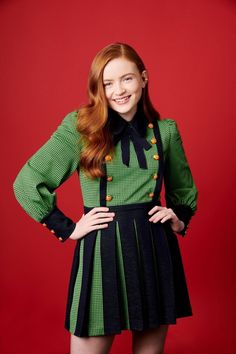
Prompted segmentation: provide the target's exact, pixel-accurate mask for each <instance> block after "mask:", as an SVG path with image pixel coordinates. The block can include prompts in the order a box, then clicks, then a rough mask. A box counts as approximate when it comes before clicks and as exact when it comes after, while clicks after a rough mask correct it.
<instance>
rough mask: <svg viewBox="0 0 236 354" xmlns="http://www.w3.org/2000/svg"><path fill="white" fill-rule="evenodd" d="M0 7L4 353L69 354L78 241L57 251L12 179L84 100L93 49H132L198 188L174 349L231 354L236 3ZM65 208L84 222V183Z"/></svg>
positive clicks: (63, 195)
mask: <svg viewBox="0 0 236 354" xmlns="http://www.w3.org/2000/svg"><path fill="white" fill-rule="evenodd" d="M0 7H1V19H0V26H1V69H2V75H1V76H2V83H3V86H2V89H1V101H2V103H1V107H2V109H1V111H2V113H1V115H2V118H1V122H2V123H1V124H2V131H1V143H2V148H1V151H2V152H3V158H2V163H3V164H2V169H1V170H2V173H1V175H2V180H3V183H4V187H3V188H2V189H1V190H2V192H1V215H2V216H3V218H2V237H1V250H2V255H1V262H2V264H1V265H2V266H1V271H2V272H1V285H2V286H1V288H2V291H1V304H2V305H3V306H2V315H1V320H2V321H1V341H2V342H1V349H0V352H1V353H3V354H13V353H14V354H15V353H17V354H20V353H24V354H32V353H33V354H41V353H44V354H62V353H64V354H65V353H68V352H69V333H68V332H67V331H66V330H65V329H64V327H63V322H64V312H65V305H66V295H67V285H68V279H69V273H70V266H71V260H72V254H73V249H74V246H75V243H74V241H68V242H66V243H64V244H61V243H60V242H58V240H57V239H56V237H54V236H53V235H52V234H50V232H49V231H47V230H45V229H44V228H42V226H41V225H40V224H39V223H36V222H35V221H34V220H33V219H31V218H30V217H29V216H28V215H27V214H26V213H25V212H24V211H23V209H21V207H20V206H19V204H18V203H17V202H16V200H15V198H14V195H13V191H12V183H13V181H14V179H15V176H16V174H17V173H18V171H19V169H20V168H21V167H22V165H23V164H24V163H25V162H26V160H27V159H28V158H29V157H30V156H31V155H32V154H33V153H34V152H35V151H36V150H37V149H38V148H39V147H40V146H41V145H42V144H43V143H44V142H45V141H46V140H47V139H48V138H49V137H50V135H51V133H52V132H53V131H54V129H55V128H56V127H57V125H58V124H59V123H60V121H61V119H62V118H63V117H64V115H65V114H66V113H68V112H70V111H71V110H73V109H75V108H76V107H78V106H79V105H80V104H82V103H84V102H86V84H87V75H88V70H89V66H90V64H91V61H92V58H93V57H94V55H95V54H96V52H97V51H98V50H99V49H100V48H102V47H103V46H105V45H107V44H109V43H111V42H113V41H124V42H127V43H129V44H131V45H132V46H134V48H136V49H137V51H138V52H139V53H140V55H141V56H142V58H143V59H144V62H145V63H146V66H147V68H148V71H149V76H150V81H149V83H150V94H151V98H152V100H153V102H154V104H155V106H156V107H157V109H158V110H159V111H160V113H161V115H162V117H169V118H173V119H175V120H176V121H177V123H178V125H179V128H180V132H181V135H182V138H183V141H184V147H185V150H186V154H187V157H188V160H189V163H190V166H191V169H192V173H193V175H194V178H195V181H196V184H197V187H198V190H199V205H198V213H197V214H196V216H195V217H194V218H193V219H192V222H191V227H190V229H189V232H188V235H187V236H186V237H185V238H182V237H181V236H179V243H180V247H181V250H182V256H183V260H184V266H185V271H186V276H187V280H188V286H189V292H190V296H191V302H192V307H193V312H194V316H193V317H190V318H183V319H179V320H177V325H172V326H170V329H169V335H168V337H167V341H166V353H169V354H180V353H181V354H189V353H191V354H199V353H201V354H206V353H207V354H209V353H214V354H216V353H222V352H223V351H224V352H226V353H232V352H233V346H234V345H235V340H234V339H235V338H234V333H233V329H234V323H235V321H234V320H235V298H236V296H235V282H234V269H235V243H236V241H235V236H236V235H235V224H234V217H235V211H234V199H235V185H234V184H233V182H234V180H235V174H234V173H235V169H234V167H235V165H234V163H235V155H234V145H235V129H236V126H235V109H236V100H235V62H236V58H235V43H236V42H235V27H236V16H235V14H236V3H235V1H233V0H231V1H230V0H225V1H223V0H221V1H220V0H218V1H217V0H215V1H213V0H196V1H187V0H185V1H184V0H178V1H177V0H176V1H174V0H169V1H155V0H146V1H143V2H142V1H139V0H136V2H133V3H132V2H127V1H123V0H120V1H119V2H118V3H114V2H110V1H107V0H105V1H102V2H100V3H99V5H96V4H95V2H94V5H93V4H91V2H88V1H87V2H85V3H84V4H82V2H81V1H80V2H78V1H77V0H71V1H63V0H62V1H58V0H51V1H46V0H34V1H30V0H18V1H16V0H9V1H8V0H5V1H4V0H2V1H1V3H0ZM58 204H59V206H60V207H61V208H62V209H63V210H64V212H66V213H67V214H68V215H70V216H71V217H73V218H75V219H78V218H79V217H80V215H81V212H82V199H81V191H80V188H79V181H78V178H77V176H76V175H73V176H72V177H71V178H70V179H69V180H68V181H67V182H66V183H65V184H63V186H61V187H60V188H59V189H58ZM3 334H4V335H3ZM233 344H234V345H233ZM121 351H122V352H123V353H127V354H128V353H131V334H130V332H128V331H123V332H122V335H119V336H117V337H116V339H115V342H114V344H113V348H112V353H113V354H115V353H120V352H121Z"/></svg>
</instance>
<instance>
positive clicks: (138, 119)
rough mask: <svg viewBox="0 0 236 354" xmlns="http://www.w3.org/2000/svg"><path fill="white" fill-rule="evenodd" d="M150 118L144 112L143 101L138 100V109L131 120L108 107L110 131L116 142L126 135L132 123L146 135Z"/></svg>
mask: <svg viewBox="0 0 236 354" xmlns="http://www.w3.org/2000/svg"><path fill="white" fill-rule="evenodd" d="M147 124H148V120H147V117H146V115H145V114H144V111H143V108H142V105H141V102H140V101H139V102H138V106H137V111H136V113H135V114H134V116H133V118H132V120H131V121H129V122H128V121H126V120H125V119H124V118H122V117H121V115H120V114H119V113H118V112H116V111H115V110H113V109H112V108H111V107H108V125H109V131H110V132H111V134H112V136H113V141H114V143H115V144H116V143H117V142H118V141H119V140H120V139H121V137H122V136H123V135H124V133H125V131H126V128H127V127H128V126H129V125H131V126H132V127H133V128H134V129H135V130H136V131H137V132H138V134H139V135H140V136H141V137H145V136H146V131H147Z"/></svg>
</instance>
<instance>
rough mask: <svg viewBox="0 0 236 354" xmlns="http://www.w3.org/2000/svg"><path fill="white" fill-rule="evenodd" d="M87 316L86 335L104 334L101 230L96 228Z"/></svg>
mask: <svg viewBox="0 0 236 354" xmlns="http://www.w3.org/2000/svg"><path fill="white" fill-rule="evenodd" d="M88 318H89V323H88V335H89V336H93V335H102V334H104V317H103V288H102V264H101V230H98V232H97V236H96V241H95V248H94V261H93V270H92V278H91V297H90V303H89V317H88Z"/></svg>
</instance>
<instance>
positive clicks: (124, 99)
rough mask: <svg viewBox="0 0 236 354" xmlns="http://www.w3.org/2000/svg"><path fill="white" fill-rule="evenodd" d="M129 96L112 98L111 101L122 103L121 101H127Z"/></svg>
mask: <svg viewBox="0 0 236 354" xmlns="http://www.w3.org/2000/svg"><path fill="white" fill-rule="evenodd" d="M130 97H131V95H129V96H125V97H122V98H117V99H114V100H113V101H115V102H116V103H118V104H123V103H126V102H128V101H129V98H130Z"/></svg>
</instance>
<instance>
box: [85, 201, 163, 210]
mask: <svg viewBox="0 0 236 354" xmlns="http://www.w3.org/2000/svg"><path fill="white" fill-rule="evenodd" d="M155 205H161V202H160V200H158V201H155V202H153V201H151V202H144V203H132V204H123V205H110V206H108V205H107V206H106V207H107V208H109V211H126V210H136V209H150V208H153V207H154V206H155ZM93 208H95V206H94V207H87V206H84V212H85V213H87V212H89V211H90V210H92V209H93Z"/></svg>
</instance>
